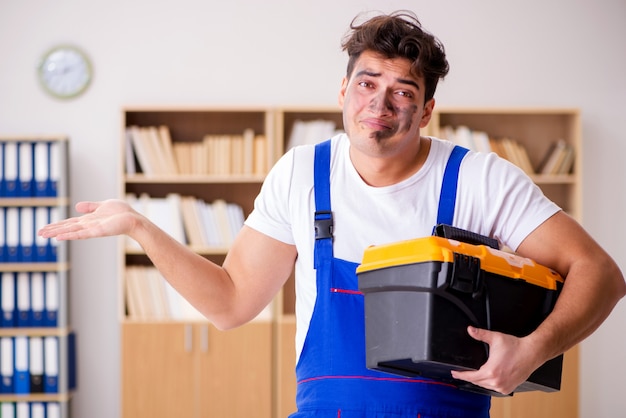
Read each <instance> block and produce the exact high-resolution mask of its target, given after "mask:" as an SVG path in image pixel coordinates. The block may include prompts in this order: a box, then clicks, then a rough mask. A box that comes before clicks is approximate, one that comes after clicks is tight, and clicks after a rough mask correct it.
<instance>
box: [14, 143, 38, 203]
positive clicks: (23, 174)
mask: <svg viewBox="0 0 626 418" xmlns="http://www.w3.org/2000/svg"><path fill="white" fill-rule="evenodd" d="M34 145H35V144H34V143H32V142H20V143H19V149H18V155H19V159H18V178H19V181H18V183H19V189H18V193H17V195H18V196H19V197H31V196H32V195H33V176H34V174H35V170H34V155H33V147H34Z"/></svg>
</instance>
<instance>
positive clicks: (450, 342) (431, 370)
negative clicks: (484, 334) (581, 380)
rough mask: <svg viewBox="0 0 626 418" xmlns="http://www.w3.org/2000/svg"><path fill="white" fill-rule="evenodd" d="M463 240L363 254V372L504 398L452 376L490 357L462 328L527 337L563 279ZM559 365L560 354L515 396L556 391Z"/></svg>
mask: <svg viewBox="0 0 626 418" xmlns="http://www.w3.org/2000/svg"><path fill="white" fill-rule="evenodd" d="M469 234H470V236H475V234H471V233H469ZM444 236H445V235H444ZM479 237H480V236H479ZM462 238H463V239H464V241H469V242H473V243H471V244H470V243H468V242H462V241H460V240H458V239H451V238H446V237H441V236H430V237H424V238H418V239H414V240H408V241H402V242H398V243H392V244H386V245H378V246H372V247H369V248H368V249H366V250H365V253H364V255H363V260H362V263H361V264H360V265H359V267H358V268H357V271H356V272H357V276H358V280H359V290H360V291H361V292H362V293H363V295H364V302H365V334H366V335H365V337H366V361H367V367H368V368H370V369H375V370H380V371H385V372H389V373H393V374H397V375H403V376H423V377H428V378H433V379H438V380H442V381H446V382H450V383H453V384H454V385H456V386H458V387H459V388H461V389H466V390H470V391H474V392H479V393H485V394H489V395H494V396H503V395H502V394H499V393H497V392H493V391H490V390H487V389H484V388H481V387H478V386H475V385H473V384H471V383H468V382H465V381H460V380H456V379H453V378H452V376H451V373H450V371H451V370H476V369H478V368H480V366H481V365H482V364H484V363H485V361H486V360H487V357H488V354H489V353H488V350H489V346H488V345H487V344H485V343H482V342H479V341H476V340H474V339H473V338H471V337H470V336H469V335H468V333H467V327H468V326H469V325H473V326H475V327H479V328H483V329H489V330H493V331H498V332H503V333H506V334H511V335H515V336H517V337H523V336H525V335H528V334H530V333H531V332H533V331H534V330H535V329H536V328H537V327H538V326H539V324H541V322H542V321H543V320H544V319H545V318H546V316H548V314H549V313H550V312H551V311H552V308H553V307H554V304H555V303H556V299H557V297H558V295H559V292H560V290H561V287H562V286H563V279H562V278H561V276H560V275H559V274H558V273H556V272H554V271H553V270H551V269H549V268H547V267H545V266H542V265H540V264H537V263H535V262H534V261H532V260H530V259H528V258H523V257H520V256H517V255H515V254H512V253H509V252H505V251H501V250H498V249H496V248H492V247H491V246H489V245H483V244H480V243H476V242H475V241H472V240H470V239H465V235H462ZM460 239H461V238H460ZM479 242H480V241H479ZM562 364H563V356H562V355H560V356H558V357H555V358H554V359H552V360H549V361H547V362H546V363H544V364H543V365H542V366H541V367H539V368H538V369H537V370H536V371H535V372H534V373H533V374H532V375H531V376H530V377H529V378H528V380H527V381H526V382H524V383H522V384H521V385H520V386H518V387H517V388H516V389H515V391H514V392H526V391H534V390H539V391H544V392H554V391H558V390H559V389H560V385H561V371H562Z"/></svg>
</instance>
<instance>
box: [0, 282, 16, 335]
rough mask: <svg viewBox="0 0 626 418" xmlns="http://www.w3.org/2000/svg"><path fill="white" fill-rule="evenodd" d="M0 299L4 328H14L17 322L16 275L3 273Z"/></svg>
mask: <svg viewBox="0 0 626 418" xmlns="http://www.w3.org/2000/svg"><path fill="white" fill-rule="evenodd" d="M0 298H1V301H0V303H1V305H2V322H1V325H2V328H12V327H14V326H15V324H16V320H15V273H12V272H3V273H2V283H1V284H0Z"/></svg>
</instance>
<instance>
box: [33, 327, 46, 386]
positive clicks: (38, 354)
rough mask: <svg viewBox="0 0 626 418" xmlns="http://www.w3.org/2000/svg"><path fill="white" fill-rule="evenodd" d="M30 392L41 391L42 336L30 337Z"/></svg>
mask: <svg viewBox="0 0 626 418" xmlns="http://www.w3.org/2000/svg"><path fill="white" fill-rule="evenodd" d="M29 345H30V347H29V350H30V351H29V354H30V357H29V362H30V369H29V370H30V393H43V359H44V354H43V337H30V341H29Z"/></svg>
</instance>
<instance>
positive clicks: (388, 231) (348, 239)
mask: <svg viewBox="0 0 626 418" xmlns="http://www.w3.org/2000/svg"><path fill="white" fill-rule="evenodd" d="M349 147H350V143H349V140H348V137H347V135H346V134H339V135H337V136H335V137H333V138H332V145H331V173H330V183H331V191H330V194H331V208H332V211H333V219H334V229H333V236H334V241H333V250H334V256H335V257H336V258H341V259H344V260H346V261H351V262H355V263H360V261H361V258H362V256H363V251H364V250H365V248H367V247H368V246H370V245H377V244H385V243H391V242H396V241H401V240H406V239H414V238H419V237H424V236H429V235H431V233H432V229H433V226H434V225H435V223H436V220H437V219H436V218H437V209H438V204H439V194H440V191H441V183H442V181H443V173H444V169H445V166H446V163H447V161H448V156H449V155H450V153H451V152H452V148H453V147H454V144H453V143H451V142H449V141H444V140H440V139H436V138H431V147H430V152H429V154H428V157H427V159H426V162H425V163H424V165H423V166H422V168H421V169H420V170H419V171H418V172H417V173H415V174H414V175H412V176H411V177H410V178H408V179H406V180H404V181H401V182H400V183H397V184H394V185H391V186H385V187H372V186H369V185H367V184H366V183H365V182H363V180H362V179H361V177H360V176H359V174H358V173H357V171H356V169H355V168H354V166H353V165H352V162H351V161H350V157H349ZM313 160H314V146H313V145H304V146H300V147H296V148H293V149H291V150H290V151H288V152H287V153H286V154H285V155H284V156H283V157H282V158H281V159H280V160H279V161H278V162H277V163H276V165H275V166H274V167H273V168H272V170H271V172H270V173H269V174H268V176H267V178H266V180H265V182H264V184H263V187H262V188H261V192H260V194H259V196H258V197H257V198H256V200H255V203H254V210H253V212H252V213H251V214H250V216H249V217H248V218H247V220H246V225H248V226H249V227H251V228H253V229H255V230H257V231H259V232H261V233H263V234H266V235H268V236H270V237H272V238H274V239H277V240H279V241H282V242H285V243H288V244H293V245H295V246H296V247H297V250H298V258H297V260H296V266H295V276H296V318H297V327H296V329H297V331H296V353H297V355H298V357H299V354H300V352H301V350H302V346H303V344H304V339H305V337H306V334H307V330H308V326H309V322H310V319H311V315H312V313H313V307H314V304H315V298H316V279H315V277H316V276H315V270H314V268H313V248H314V242H315V239H314V229H313V222H314V212H315V199H314V193H313V183H314V182H313ZM558 210H559V207H558V206H557V205H555V204H554V203H553V202H551V201H549V200H548V199H547V198H546V197H545V196H544V195H543V193H542V191H541V190H540V189H539V188H538V187H537V186H536V185H535V184H534V183H533V182H532V181H531V180H530V179H529V178H528V176H526V174H524V172H523V171H522V170H520V169H519V168H517V167H516V166H514V165H512V164H511V163H509V162H508V161H506V160H504V159H501V158H499V157H498V156H497V155H496V154H494V153H490V154H485V153H477V152H469V153H468V154H467V155H466V156H465V158H464V159H463V162H462V163H461V167H460V172H459V183H458V191H457V200H456V209H455V215H454V222H453V225H454V226H456V227H459V228H463V229H467V230H469V231H472V232H475V233H478V234H482V235H487V236H491V237H494V238H496V239H498V240H499V241H500V242H501V243H502V244H504V245H506V246H508V247H509V248H513V249H516V248H517V247H518V246H519V244H520V243H521V242H522V241H523V240H524V238H526V236H528V235H529V234H530V233H531V232H532V231H533V230H534V229H535V228H537V227H538V226H539V225H540V224H541V223H543V222H544V221H545V220H547V219H548V218H549V217H550V216H552V215H554V214H555V213H556V212H557V211H558Z"/></svg>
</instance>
